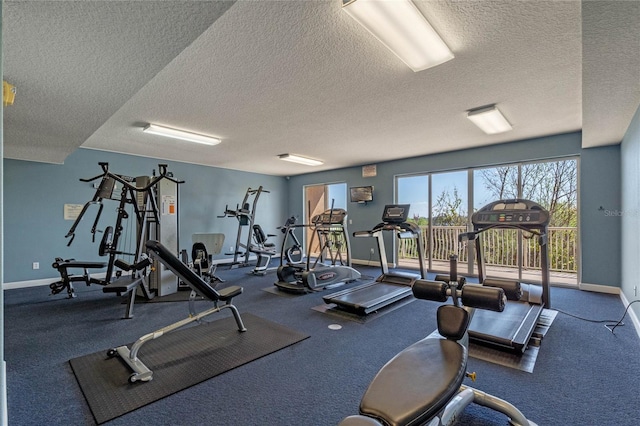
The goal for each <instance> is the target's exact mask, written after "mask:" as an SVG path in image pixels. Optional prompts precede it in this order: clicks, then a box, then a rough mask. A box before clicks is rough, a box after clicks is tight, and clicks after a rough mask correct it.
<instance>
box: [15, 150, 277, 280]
mask: <svg viewBox="0 0 640 426" xmlns="http://www.w3.org/2000/svg"><path fill="white" fill-rule="evenodd" d="M98 162H108V163H109V166H110V171H112V172H113V173H117V174H123V175H128V176H140V175H151V173H152V171H153V170H154V169H155V170H156V171H157V168H158V164H160V163H162V164H167V165H168V170H169V171H170V172H172V173H173V174H174V176H175V177H176V178H178V179H181V180H184V181H185V183H184V184H182V185H180V189H179V191H180V192H179V193H180V201H179V209H180V210H179V218H180V222H179V226H180V235H179V239H180V248H185V249H188V251H189V252H190V248H191V234H193V233H198V232H216V233H217V232H219V233H224V234H225V244H224V247H225V249H224V250H223V253H224V252H225V251H228V249H229V246H232V245H234V244H235V240H236V233H237V229H238V221H237V220H236V219H233V218H224V219H222V218H218V217H216V216H218V215H222V214H223V212H224V209H225V206H226V205H227V204H228V205H229V208H231V209H235V208H236V205H237V204H239V203H240V202H241V201H242V198H243V197H244V194H245V192H246V191H247V188H249V187H250V188H258V187H259V186H260V185H262V186H263V187H264V188H265V189H266V190H268V191H270V193H268V194H262V195H261V197H260V199H259V201H258V206H257V209H256V223H259V224H260V225H261V226H262V227H263V228H264V230H265V232H268V233H275V229H276V227H278V226H280V225H282V223H283V221H284V218H286V215H287V212H286V202H287V197H288V192H287V181H286V180H285V179H284V178H282V177H274V176H264V175H260V174H255V173H245V172H239V171H234V170H227V169H220V168H212V167H205V166H197V165H192V164H186V163H179V162H170V161H169V162H168V161H163V160H156V159H153V158H143V157H135V156H128V155H121V154H114V153H108V152H102V151H94V150H87V149H79V150H76V151H75V152H74V153H73V154H71V155H70V156H69V157H68V158H67V159H66V161H65V164H64V165H54V164H44V163H34V162H28V161H19V160H9V159H5V160H4V167H5V168H4V179H5V186H4V215H5V216H4V219H5V227H4V229H5V234H4V247H5V253H4V260H5V276H4V278H5V282H6V283H10V282H15V281H27V280H35V279H44V278H52V277H55V276H56V274H57V272H56V271H55V270H54V269H53V268H51V263H52V262H53V260H54V259H55V257H62V258H76V259H79V260H99V259H101V258H100V257H99V256H98V244H99V242H100V235H98V237H97V238H96V242H95V243H92V242H91V235H90V228H91V225H92V223H93V220H94V217H95V213H96V212H97V209H92V210H90V211H89V212H88V213H87V214H86V215H85V218H84V219H83V220H82V222H81V223H80V226H79V227H78V229H77V231H76V238H75V240H74V241H73V244H72V245H71V246H70V247H67V245H66V244H67V242H68V239H65V235H66V233H67V231H68V230H69V228H70V227H71V225H72V224H73V221H70V220H64V216H63V210H64V204H84V203H86V202H87V201H89V200H90V199H91V198H92V197H93V195H94V193H95V189H94V188H93V187H92V184H90V183H84V182H80V181H79V179H80V178H89V177H93V176H96V175H99V174H101V173H102V170H101V169H100V167H99V166H98ZM96 182H99V181H96ZM104 204H105V207H104V212H103V214H102V218H101V220H100V225H99V229H104V227H105V226H106V225H112V224H113V222H114V221H115V208H116V207H117V202H116V201H111V200H105V202H104ZM128 222H130V223H133V220H129V221H128ZM125 229H126V228H125ZM130 235H132V236H133V237H134V238H133V240H135V226H134V225H133V226H132V229H131V231H130ZM244 235H247V234H246V233H245V234H244ZM121 241H123V240H121ZM275 242H276V243H277V240H276V241H275ZM217 257H218V258H221V257H225V256H224V255H221V256H217ZM226 257H228V256H226ZM102 259H104V258H102ZM32 262H39V263H40V269H39V270H33V269H32V268H31V267H32Z"/></svg>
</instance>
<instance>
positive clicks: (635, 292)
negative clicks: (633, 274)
mask: <svg viewBox="0 0 640 426" xmlns="http://www.w3.org/2000/svg"><path fill="white" fill-rule="evenodd" d="M633 295H634V296H637V295H638V286H637V285H634V286H633Z"/></svg>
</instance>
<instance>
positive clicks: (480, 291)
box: [461, 284, 507, 312]
mask: <svg viewBox="0 0 640 426" xmlns="http://www.w3.org/2000/svg"><path fill="white" fill-rule="evenodd" d="M461 300H462V304H463V305H465V306H468V307H470V308H479V309H487V310H490V311H496V312H502V311H503V310H504V305H505V303H506V302H507V298H506V296H505V293H504V290H503V289H501V288H497V287H484V286H481V285H472V284H467V285H466V286H464V287H463V288H462V297H461Z"/></svg>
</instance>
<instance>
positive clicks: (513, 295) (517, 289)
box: [482, 278, 522, 300]
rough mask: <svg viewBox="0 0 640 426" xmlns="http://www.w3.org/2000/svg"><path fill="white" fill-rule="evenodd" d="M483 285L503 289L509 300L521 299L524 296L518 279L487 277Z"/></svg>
mask: <svg viewBox="0 0 640 426" xmlns="http://www.w3.org/2000/svg"><path fill="white" fill-rule="evenodd" d="M482 285H484V286H486V287H498V288H501V289H503V290H504V293H505V294H506V295H507V299H509V300H520V299H521V298H522V288H521V286H520V283H519V282H518V281H512V280H501V279H494V278H487V279H485V280H484V282H483V283H482Z"/></svg>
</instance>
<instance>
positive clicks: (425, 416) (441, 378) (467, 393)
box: [339, 256, 536, 426]
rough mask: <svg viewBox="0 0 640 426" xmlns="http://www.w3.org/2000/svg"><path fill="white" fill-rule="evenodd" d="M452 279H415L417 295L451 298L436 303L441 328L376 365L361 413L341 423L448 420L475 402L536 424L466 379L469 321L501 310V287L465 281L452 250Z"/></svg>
mask: <svg viewBox="0 0 640 426" xmlns="http://www.w3.org/2000/svg"><path fill="white" fill-rule="evenodd" d="M450 260H451V263H450V265H451V271H450V277H451V278H450V281H449V282H446V283H445V282H439V281H427V280H417V281H416V282H415V283H414V285H413V295H414V296H415V297H416V298H418V299H424V300H433V301H436V302H446V301H447V300H448V299H449V298H451V299H452V302H453V303H451V304H443V305H441V306H439V307H438V312H437V325H438V329H437V331H434V332H433V333H431V334H430V335H429V336H427V337H426V338H424V339H422V340H420V341H418V342H416V343H414V344H413V345H411V346H409V347H407V348H406V349H404V350H403V351H401V352H400V353H399V354H397V355H396V356H395V357H393V358H392V359H391V360H390V361H389V362H387V363H386V364H385V365H384V366H383V367H382V368H381V369H380V371H378V373H377V374H376V376H375V377H374V379H373V381H372V382H371V383H370V384H369V387H368V388H367V390H366V392H365V393H364V396H363V397H362V400H361V401H360V407H359V414H357V415H353V416H349V417H347V418H345V419H344V420H342V421H341V422H340V424H339V426H375V425H378V426H382V425H427V426H450V425H453V424H458V423H456V422H457V421H458V420H459V416H460V414H461V413H462V412H463V411H464V409H465V408H466V407H467V406H468V405H469V404H471V403H475V404H478V405H482V406H485V407H488V408H490V409H492V410H494V411H497V412H499V413H503V414H505V415H506V416H507V417H508V421H509V424H510V425H513V426H535V425H536V424H535V423H534V422H532V421H531V420H529V419H527V418H526V417H525V416H524V414H522V412H520V410H518V409H517V408H516V407H515V406H513V405H512V404H511V403H509V402H507V401H505V400H503V399H500V398H498V397H495V396H493V395H490V394H487V393H485V392H482V391H480V390H477V389H474V388H471V387H468V386H466V385H463V384H462V382H463V381H464V379H465V378H470V379H472V380H475V376H476V374H475V373H468V372H467V370H466V369H467V360H468V341H469V339H468V334H467V328H468V327H469V322H470V321H471V318H472V317H473V316H474V311H475V314H478V313H480V312H485V310H487V309H490V310H494V311H496V314H497V315H504V313H500V311H501V310H502V309H504V306H505V298H506V296H505V294H504V290H502V289H501V288H491V287H485V286H480V285H477V284H462V283H461V282H458V281H457V280H456V278H457V277H456V275H457V258H456V256H451V259H450Z"/></svg>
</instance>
